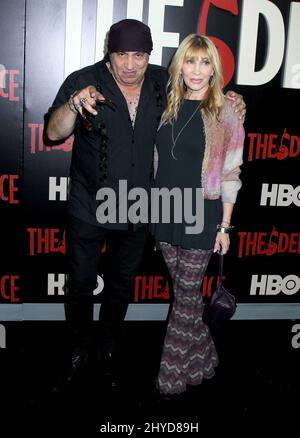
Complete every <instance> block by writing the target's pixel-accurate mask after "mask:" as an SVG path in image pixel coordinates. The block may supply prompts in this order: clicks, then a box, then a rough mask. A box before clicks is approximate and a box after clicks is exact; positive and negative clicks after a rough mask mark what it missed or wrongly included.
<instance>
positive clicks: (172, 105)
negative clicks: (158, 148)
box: [160, 34, 224, 126]
mask: <svg viewBox="0 0 300 438" xmlns="http://www.w3.org/2000/svg"><path fill="white" fill-rule="evenodd" d="M199 53H201V54H204V55H205V56H207V57H208V58H209V60H210V62H211V63H212V67H213V72H214V74H213V78H212V81H211V84H210V87H209V89H208V91H207V93H206V96H205V100H204V101H203V105H202V108H203V110H204V113H205V115H206V116H207V117H208V118H211V119H217V120H218V119H219V115H220V110H221V107H222V105H223V103H224V94H223V91H222V88H223V84H224V79H223V71H222V65H221V61H220V57H219V54H218V51H217V48H216V46H215V45H214V43H213V42H212V41H211V40H210V39H209V38H208V37H206V36H200V35H196V34H190V35H188V36H187V37H186V38H185V39H184V40H183V41H182V42H181V44H180V45H179V47H178V49H177V51H176V53H175V55H174V57H173V59H172V62H171V64H170V67H169V80H168V84H167V97H168V101H167V108H166V109H165V111H164V113H163V115H162V118H161V122H160V126H162V125H164V124H167V123H171V121H172V120H173V119H175V120H176V119H177V116H178V111H179V108H180V106H181V104H182V102H183V100H184V96H185V93H186V85H185V83H184V81H183V78H182V75H181V69H182V66H183V64H184V63H185V61H186V60H187V59H188V58H191V57H194V56H199Z"/></svg>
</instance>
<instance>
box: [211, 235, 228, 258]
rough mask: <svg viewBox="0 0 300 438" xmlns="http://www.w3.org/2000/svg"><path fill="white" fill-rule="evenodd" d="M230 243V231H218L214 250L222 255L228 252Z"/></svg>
mask: <svg viewBox="0 0 300 438" xmlns="http://www.w3.org/2000/svg"><path fill="white" fill-rule="evenodd" d="M229 245H230V239H229V234H228V233H220V232H218V233H217V236H216V241H215V246H214V252H217V253H219V254H221V255H224V254H226V253H227V251H228V249H229Z"/></svg>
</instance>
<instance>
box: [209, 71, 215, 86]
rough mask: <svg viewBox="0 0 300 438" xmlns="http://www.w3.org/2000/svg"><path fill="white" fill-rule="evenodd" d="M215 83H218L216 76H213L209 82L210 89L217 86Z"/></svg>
mask: <svg viewBox="0 0 300 438" xmlns="http://www.w3.org/2000/svg"><path fill="white" fill-rule="evenodd" d="M215 82H216V78H215V75H214V74H212V75H211V77H210V78H209V81H208V85H209V86H210V88H212V87H213V86H214V85H215Z"/></svg>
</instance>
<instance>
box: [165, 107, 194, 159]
mask: <svg viewBox="0 0 300 438" xmlns="http://www.w3.org/2000/svg"><path fill="white" fill-rule="evenodd" d="M201 105H202V102H200V103H199V105H198V106H197V108H196V109H195V111H194V112H193V113H192V115H191V116H190V118H189V119H188V121H187V122H186V123H185V124H184V125H183V127H182V128H181V129H180V131H179V132H178V134H177V136H176V138H175V139H174V119H173V120H172V143H173V146H172V149H171V155H172V157H173V158H174V160H177V158H176V157H175V155H174V148H175V146H176V143H177V140H178V138H179V136H180V135H181V133H182V131H183V130H184V129H185V128H186V127H187V125H188V124H189V123H190V121H191V120H192V118H193V117H194V115H195V114H196V112H197V111H198V110H199V109H200V107H201Z"/></svg>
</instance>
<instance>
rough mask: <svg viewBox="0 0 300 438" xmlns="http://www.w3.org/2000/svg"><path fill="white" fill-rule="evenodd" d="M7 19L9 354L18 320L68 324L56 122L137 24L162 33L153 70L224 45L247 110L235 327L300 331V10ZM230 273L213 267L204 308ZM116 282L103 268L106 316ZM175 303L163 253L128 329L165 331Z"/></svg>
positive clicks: (241, 5) (6, 12)
mask: <svg viewBox="0 0 300 438" xmlns="http://www.w3.org/2000/svg"><path fill="white" fill-rule="evenodd" d="M0 8H1V13H0V29H1V30H0V37H1V38H0V114H1V118H0V145H1V146H0V218H1V227H0V248H1V265H0V321H1V322H2V324H0V327H1V331H0V332H1V333H0V334H1V345H0V347H3V346H5V345H4V344H5V336H4V335H5V321H22V320H63V319H64V307H63V302H64V284H65V276H66V272H67V266H66V258H65V234H64V230H65V213H66V204H67V193H68V182H69V179H68V175H69V165H70V159H71V154H72V138H70V139H69V140H68V141H67V142H66V143H64V144H62V145H60V146H58V147H54V148H49V147H47V146H45V145H44V143H43V138H42V132H43V116H44V113H45V112H46V111H47V109H48V107H49V106H50V105H51V103H52V101H53V99H54V97H55V95H56V93H57V90H58V88H59V86H60V84H61V83H62V81H63V80H64V78H65V77H66V76H67V75H68V74H69V73H71V72H72V71H74V70H77V69H79V68H81V67H83V66H86V65H88V64H92V63H94V62H95V61H98V60H100V59H102V57H103V50H104V40H105V36H106V33H107V31H108V29H109V27H110V26H111V24H112V23H114V22H116V21H118V20H120V19H123V18H126V17H127V18H136V19H139V20H142V21H144V22H145V23H147V24H148V25H149V26H150V28H151V30H152V35H153V40H154V51H153V53H152V55H151V59H150V62H151V63H153V64H161V65H164V66H167V65H168V63H169V60H170V58H171V56H172V54H173V53H174V51H175V50H176V48H177V46H178V44H179V43H180V42H181V41H182V39H183V38H184V37H185V36H186V35H187V34H189V33H195V32H196V33H202V34H206V35H208V36H210V37H211V38H213V40H214V41H215V43H216V45H217V47H218V49H219V51H220V53H221V56H222V60H223V65H224V72H225V78H226V84H227V85H226V88H227V89H233V90H235V91H238V92H239V93H241V94H242V95H243V96H244V99H245V101H246V103H247V118H246V122H245V129H246V141H245V153H244V165H243V168H242V181H243V186H242V189H241V191H240V193H239V197H238V201H237V204H236V208H235V211H234V217H233V222H234V225H235V233H234V234H233V236H232V246H231V249H230V254H229V255H228V256H226V260H225V274H224V275H225V284H226V287H227V288H228V289H229V290H230V291H232V292H233V293H235V295H236V297H237V301H238V310H237V313H236V315H235V318H237V319H284V318H286V319H300V305H299V289H300V276H299V253H300V229H299V218H300V216H299V207H300V180H299V155H300V133H299V111H298V109H297V105H298V101H299V89H300V51H299V44H300V26H299V23H300V2H299V1H289V0H277V1H269V0H243V1H242V0H239V1H238V0H227V1H224V0H185V1H184V0H165V1H163V0H160V1H157V0H127V1H123V0H98V1H97V0H62V1H60V2H57V1H56V0H47V1H39V0H2V1H1V6H0ZM102 257H103V258H105V252H104V253H103V254H102ZM216 273H217V260H214V259H212V262H211V263H210V266H209V269H208V272H207V275H206V276H205V279H204V282H203V285H202V291H201V293H202V294H203V296H204V297H209V296H210V293H211V291H212V289H213V288H214V287H215V285H216ZM102 274H103V272H102V270H101V265H100V266H99V277H98V287H97V289H96V290H95V291H94V295H95V315H96V313H97V307H99V304H100V303H101V291H102V289H103V287H104V282H103V278H102ZM170 292H171V291H170V287H169V281H168V275H167V271H166V268H165V266H164V263H163V260H162V256H161V254H160V252H159V251H155V250H154V249H153V246H152V245H151V241H150V243H149V247H148V249H147V251H146V254H145V259H144V262H143V265H142V267H141V270H140V273H139V275H138V276H137V277H136V281H135V286H134V289H133V291H132V304H131V306H130V308H129V310H128V313H127V319H133V320H136V319H137V320H146V319H148V320H155V319H156V320H160V319H164V318H165V317H166V314H167V309H168V305H169V302H170Z"/></svg>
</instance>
